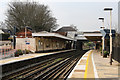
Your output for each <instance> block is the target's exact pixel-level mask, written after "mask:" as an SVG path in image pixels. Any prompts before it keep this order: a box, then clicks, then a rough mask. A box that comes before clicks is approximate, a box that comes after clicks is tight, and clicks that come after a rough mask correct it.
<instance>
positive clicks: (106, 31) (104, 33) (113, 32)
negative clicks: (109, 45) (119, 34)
mask: <svg viewBox="0 0 120 80" xmlns="http://www.w3.org/2000/svg"><path fill="white" fill-rule="evenodd" d="M111 32H112V38H115V33H116V31H115V30H113V29H112V30H111ZM101 33H102V36H103V37H104V38H105V39H109V38H110V36H109V34H110V29H104V30H101Z"/></svg>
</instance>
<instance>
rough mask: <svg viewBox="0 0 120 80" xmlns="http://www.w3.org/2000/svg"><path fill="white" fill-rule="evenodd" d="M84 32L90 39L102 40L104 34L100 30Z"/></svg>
mask: <svg viewBox="0 0 120 80" xmlns="http://www.w3.org/2000/svg"><path fill="white" fill-rule="evenodd" d="M83 34H84V36H85V37H86V38H87V39H88V40H89V41H101V40H102V34H101V32H100V31H94V32H83Z"/></svg>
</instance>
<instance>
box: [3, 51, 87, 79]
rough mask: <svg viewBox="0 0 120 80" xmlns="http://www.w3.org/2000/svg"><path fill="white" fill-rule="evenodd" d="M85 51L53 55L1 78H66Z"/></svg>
mask: <svg viewBox="0 0 120 80" xmlns="http://www.w3.org/2000/svg"><path fill="white" fill-rule="evenodd" d="M84 53H85V51H81V52H80V51H74V52H68V53H64V54H59V55H56V56H53V57H51V58H49V59H47V60H43V61H41V62H39V63H37V64H35V65H33V66H29V67H27V68H24V69H22V70H20V71H18V72H15V73H11V74H9V75H6V76H4V77H3V78H2V80H56V79H66V78H67V77H68V75H69V74H70V72H71V71H72V70H73V68H74V66H75V65H76V63H77V62H78V60H79V59H80V58H81V56H82V55H83V54H84Z"/></svg>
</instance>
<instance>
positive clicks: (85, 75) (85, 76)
mask: <svg viewBox="0 0 120 80" xmlns="http://www.w3.org/2000/svg"><path fill="white" fill-rule="evenodd" d="M91 53H92V51H90V53H89V54H88V57H87V62H86V68H85V74H84V78H87V69H88V60H89V56H90V54H91Z"/></svg>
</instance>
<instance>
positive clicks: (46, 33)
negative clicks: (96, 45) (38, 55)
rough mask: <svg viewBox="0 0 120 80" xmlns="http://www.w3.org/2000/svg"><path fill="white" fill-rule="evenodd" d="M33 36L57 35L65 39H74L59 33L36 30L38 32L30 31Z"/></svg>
mask: <svg viewBox="0 0 120 80" xmlns="http://www.w3.org/2000/svg"><path fill="white" fill-rule="evenodd" d="M32 36H33V37H57V38H61V39H65V40H74V39H73V38H69V37H66V36H63V35H60V34H58V33H49V32H38V33H32Z"/></svg>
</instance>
